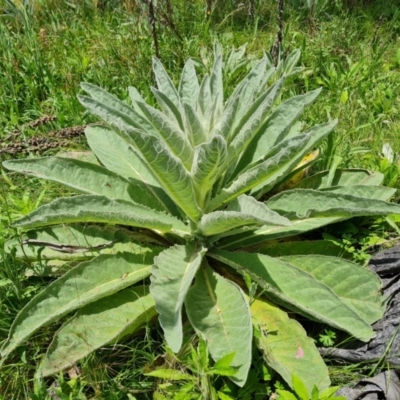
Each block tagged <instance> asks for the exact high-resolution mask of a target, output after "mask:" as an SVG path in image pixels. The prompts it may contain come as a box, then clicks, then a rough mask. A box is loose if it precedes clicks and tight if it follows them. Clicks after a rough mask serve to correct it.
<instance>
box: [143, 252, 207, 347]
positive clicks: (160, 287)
mask: <svg viewBox="0 0 400 400" xmlns="http://www.w3.org/2000/svg"><path fill="white" fill-rule="evenodd" d="M206 250H207V249H206V248H204V247H201V246H198V245H196V244H187V245H185V246H183V245H181V246H178V245H175V246H174V247H170V248H169V249H167V250H164V251H163V252H162V253H161V254H160V255H159V256H157V257H156V258H155V259H154V265H153V268H152V277H151V286H150V291H151V294H152V295H153V297H154V299H155V302H156V309H157V312H158V313H159V314H160V317H159V321H160V325H161V326H162V328H163V330H164V335H165V339H166V341H167V343H168V344H169V346H170V347H171V350H172V351H173V352H175V353H177V352H178V351H179V350H180V348H181V346H182V340H183V331H182V315H181V313H182V306H183V302H184V300H185V297H186V294H187V292H188V290H189V288H190V285H191V284H192V281H193V279H194V276H195V275H196V272H197V270H198V269H199V267H200V264H201V261H202V259H203V257H204V254H205V252H206Z"/></svg>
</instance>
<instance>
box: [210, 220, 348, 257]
mask: <svg viewBox="0 0 400 400" xmlns="http://www.w3.org/2000/svg"><path fill="white" fill-rule="evenodd" d="M347 218H350V217H347ZM343 219H346V218H343V217H323V216H318V217H314V218H305V219H299V220H291V221H290V222H291V225H290V226H274V225H264V226H262V227H261V228H258V229H256V230H253V231H251V232H248V229H247V231H246V230H245V229H243V232H238V233H237V234H236V235H235V236H231V237H229V238H227V239H226V240H220V241H219V242H218V248H219V249H224V250H234V249H244V248H246V249H247V248H251V249H254V246H257V245H262V243H264V242H266V241H270V240H272V239H280V238H284V237H290V236H296V235H300V234H302V233H305V232H309V231H312V230H314V229H317V228H320V227H322V226H325V225H330V224H333V223H335V222H338V221H341V220H343Z"/></svg>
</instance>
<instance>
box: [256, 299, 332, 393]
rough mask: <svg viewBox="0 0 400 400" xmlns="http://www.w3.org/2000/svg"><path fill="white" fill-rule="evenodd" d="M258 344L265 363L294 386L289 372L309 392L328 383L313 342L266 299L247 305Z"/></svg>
mask: <svg viewBox="0 0 400 400" xmlns="http://www.w3.org/2000/svg"><path fill="white" fill-rule="evenodd" d="M250 310H251V315H252V317H253V324H254V328H255V332H254V336H255V341H256V344H257V347H258V348H259V349H260V350H261V352H262V354H263V357H264V360H265V362H266V363H267V364H268V365H269V366H270V367H271V368H273V369H274V370H275V371H277V372H278V373H279V375H280V376H281V377H282V378H283V379H284V380H285V381H286V383H287V384H288V385H289V386H291V387H292V388H293V385H292V375H293V374H294V375H296V376H298V377H299V378H301V380H302V381H303V382H304V384H305V385H306V387H307V389H308V393H309V394H310V393H311V390H312V388H313V387H314V385H316V386H317V388H318V389H319V390H323V389H326V388H327V387H329V385H330V379H329V372H328V368H327V367H326V365H325V363H324V361H323V359H322V358H321V356H320V354H319V352H318V349H317V348H316V346H315V343H314V341H313V340H312V339H311V338H309V337H308V336H307V333H306V331H305V330H304V328H303V327H302V326H301V325H300V323H298V322H297V321H296V320H294V319H292V318H289V316H288V315H287V313H285V312H284V311H282V310H280V309H279V308H278V307H277V306H275V305H272V304H270V303H268V302H266V301H262V300H254V301H253V303H252V304H251V307H250Z"/></svg>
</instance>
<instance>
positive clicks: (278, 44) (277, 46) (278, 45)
mask: <svg viewBox="0 0 400 400" xmlns="http://www.w3.org/2000/svg"><path fill="white" fill-rule="evenodd" d="M276 1H277V3H278V25H279V29H278V33H277V35H276V39H275V42H274V44H273V46H272V48H271V56H272V57H273V59H274V63H275V66H276V65H278V61H279V53H280V51H281V49H282V44H283V28H284V26H283V0H276Z"/></svg>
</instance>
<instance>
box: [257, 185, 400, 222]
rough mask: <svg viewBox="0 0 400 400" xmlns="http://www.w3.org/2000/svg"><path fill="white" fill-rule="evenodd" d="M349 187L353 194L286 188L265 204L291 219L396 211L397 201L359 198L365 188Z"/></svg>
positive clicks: (364, 214)
mask: <svg viewBox="0 0 400 400" xmlns="http://www.w3.org/2000/svg"><path fill="white" fill-rule="evenodd" d="M366 188H368V187H366ZM352 189H354V193H355V195H350V194H341V193H338V192H329V191H322V190H312V189H294V190H288V191H286V192H282V193H280V194H278V195H276V196H274V197H272V198H271V199H269V200H268V201H266V202H265V204H266V205H267V206H268V207H270V208H271V209H272V210H274V211H276V212H278V213H279V214H281V215H284V216H285V217H286V218H289V219H291V220H292V219H304V218H312V217H336V218H338V217H340V218H351V217H357V216H367V215H385V214H398V213H400V206H399V205H397V204H393V203H387V202H385V201H382V200H377V199H373V198H365V197H361V196H362V193H363V191H364V190H365V188H363V187H362V186H359V187H354V188H352ZM378 192H379V191H378ZM357 194H359V196H357Z"/></svg>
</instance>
